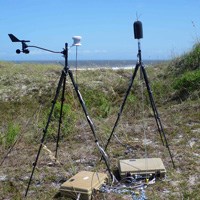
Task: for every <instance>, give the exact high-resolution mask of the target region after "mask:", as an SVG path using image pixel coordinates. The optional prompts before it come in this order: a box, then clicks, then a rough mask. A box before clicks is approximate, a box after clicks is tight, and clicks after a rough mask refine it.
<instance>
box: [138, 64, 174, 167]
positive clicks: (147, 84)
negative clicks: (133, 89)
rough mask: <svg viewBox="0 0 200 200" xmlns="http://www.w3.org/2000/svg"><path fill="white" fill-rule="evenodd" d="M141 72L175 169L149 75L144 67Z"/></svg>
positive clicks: (161, 134)
mask: <svg viewBox="0 0 200 200" xmlns="http://www.w3.org/2000/svg"><path fill="white" fill-rule="evenodd" d="M141 70H142V74H143V76H144V80H145V84H146V87H147V91H148V95H149V99H150V102H151V106H152V109H153V112H154V117H155V120H156V124H157V126H158V131H159V133H160V137H161V140H162V143H163V145H166V147H167V149H168V152H169V155H170V158H171V161H172V164H173V167H174V168H175V164H174V160H173V157H172V153H171V151H170V148H169V145H168V141H167V138H166V134H165V132H164V129H163V125H162V123H161V119H160V116H159V113H158V111H157V108H156V105H155V101H154V98H153V94H152V91H151V88H150V85H149V81H148V78H147V73H146V70H145V68H144V66H143V65H141ZM163 138H164V141H165V144H164V141H163Z"/></svg>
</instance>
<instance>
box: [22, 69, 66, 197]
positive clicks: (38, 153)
mask: <svg viewBox="0 0 200 200" xmlns="http://www.w3.org/2000/svg"><path fill="white" fill-rule="evenodd" d="M65 76H66V75H65V73H64V71H62V74H61V77H60V80H59V83H58V86H57V89H56V94H55V97H54V100H53V102H52V103H53V104H52V107H51V111H50V114H49V117H48V120H47V124H46V126H45V129H44V130H43V133H44V134H43V136H42V139H41V143H40V146H39V149H38V152H37V156H36V159H35V162H34V163H33V169H32V172H31V176H30V179H29V182H28V186H27V188H26V192H25V197H26V196H27V194H28V190H29V186H30V184H31V181H32V177H33V174H34V171H35V167H36V165H37V161H38V158H39V155H40V152H41V149H42V146H43V143H44V139H45V136H46V133H47V129H48V127H49V123H50V121H51V116H52V114H53V110H54V107H55V104H56V100H57V98H58V95H59V92H60V88H61V86H62V83H63V80H64V77H65Z"/></svg>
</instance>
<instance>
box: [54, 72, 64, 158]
mask: <svg viewBox="0 0 200 200" xmlns="http://www.w3.org/2000/svg"><path fill="white" fill-rule="evenodd" d="M65 86H66V75H65V76H64V80H63V89H62V97H61V106H60V117H59V125H58V135H57V140H56V153H55V158H56V159H57V155H58V147H59V140H60V129H61V124H62V115H63V104H64V100H65Z"/></svg>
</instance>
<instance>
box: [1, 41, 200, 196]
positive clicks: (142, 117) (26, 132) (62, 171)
mask: <svg viewBox="0 0 200 200" xmlns="http://www.w3.org/2000/svg"><path fill="white" fill-rule="evenodd" d="M199 47H200V46H199V45H198V44H197V45H196V46H195V47H194V48H193V50H192V51H191V52H189V53H187V54H185V55H183V56H182V57H180V58H176V59H175V60H172V61H171V62H170V63H163V64H159V65H155V66H154V67H148V68H146V70H147V74H148V77H149V81H150V86H151V88H152V91H153V95H154V98H155V102H156V105H157V109H158V111H159V113H160V116H161V120H162V122H163V125H164V129H165V132H166V135H167V139H168V141H169V145H170V149H171V151H172V154H173V157H174V160H175V165H176V169H173V168H172V163H171V160H170V157H169V154H168V151H167V149H166V148H165V147H164V146H162V143H161V141H160V136H159V134H158V133H157V127H156V123H155V119H154V116H153V113H152V109H151V106H150V102H149V98H148V93H147V91H146V87H145V84H144V82H143V81H141V80H140V79H139V77H137V78H136V80H135V81H134V85H133V87H132V90H131V93H130V95H129V97H128V99H127V102H126V105H125V107H124V111H123V113H122V116H121V119H120V122H119V124H118V127H117V129H116V135H117V137H118V140H119V141H120V143H119V142H118V140H117V139H116V137H113V138H112V140H111V142H110V144H109V147H108V149H107V153H108V154H109V157H110V162H111V167H112V169H113V170H114V169H116V168H117V161H118V160H119V159H122V158H123V159H124V158H143V157H145V149H146V150H147V155H148V157H161V158H162V160H163V162H164V164H165V167H166V169H167V177H166V179H165V180H160V181H157V182H156V183H155V184H154V185H150V186H149V187H147V189H146V195H147V197H148V199H171V200H172V199H194V200H195V199H198V194H199V193H200V190H199V188H200V187H199V186H200V185H199V183H198V182H199V181H198V178H199V167H198V164H199V163H198V160H199V156H200V152H199V149H200V148H199V144H198V140H199V139H200V138H199V133H200V99H199V95H200V90H199V86H200V66H199V52H200V51H199ZM60 72H61V67H60V66H55V65H39V64H38V65H36V64H28V63H27V64H15V63H8V62H0V73H1V77H0V107H1V109H0V116H1V117H0V123H1V128H0V132H1V135H0V155H1V157H0V158H1V160H2V159H3V160H4V162H3V163H2V165H1V166H0V196H1V198H2V199H23V195H24V191H25V189H26V186H27V184H28V180H29V177H30V172H31V169H32V163H33V162H34V160H35V156H36V153H37V150H38V147H39V143H40V139H41V136H42V135H43V131H42V130H43V129H44V127H45V125H46V123H47V118H48V116H49V112H50V108H51V106H52V102H51V101H52V100H53V98H54V95H55V90H56V87H57V82H58V80H59V76H60ZM74 74H75V72H74ZM75 75H76V74H75ZM131 75H132V70H125V69H124V70H111V69H96V70H83V71H78V72H77V82H78V86H79V90H80V92H81V94H82V96H83V99H84V101H85V103H86V107H87V109H88V113H89V115H90V117H91V119H92V120H93V122H94V124H95V129H96V133H97V137H98V138H99V143H100V144H101V145H102V146H104V145H105V143H106V141H107V139H108V136H109V135H110V133H111V130H112V126H113V125H114V122H115V120H116V117H117V113H118V112H119V108H120V105H121V103H122V100H123V98H124V95H125V92H126V89H127V88H128V84H129V80H130V78H131ZM143 91H144V92H143ZM65 93H66V95H65V100H64V105H63V115H62V124H61V137H60V145H59V149H58V161H57V162H55V160H54V154H55V145H56V144H55V141H56V138H57V131H58V123H59V117H60V106H61V94H60V95H59V98H58V100H57V102H56V104H55V109H54V112H53V115H52V119H51V123H50V126H49V128H48V132H47V136H46V138H45V143H44V145H45V146H44V147H43V149H42V151H41V155H40V157H39V162H38V164H37V168H36V171H35V173H34V177H33V181H32V184H31V186H30V191H29V194H28V198H27V199H63V198H62V197H60V196H59V195H58V194H57V193H58V190H59V187H60V185H61V184H62V182H64V181H65V180H66V179H68V178H70V177H71V176H72V175H74V174H75V173H77V172H78V171H80V170H89V171H102V172H106V166H105V165H104V163H103V162H99V158H100V155H99V151H98V149H97V147H96V145H95V142H94V137H93V135H92V133H91V130H90V127H89V126H88V124H87V120H86V119H85V116H84V114H83V112H82V108H81V106H80V104H79V102H78V99H77V96H76V93H75V91H74V88H73V87H72V84H71V82H70V80H69V77H67V82H66V91H65ZM144 133H145V134H146V136H144ZM145 137H146V140H145ZM145 141H148V143H147V144H146V146H145V145H144V143H145ZM121 144H123V145H121ZM13 145H14V146H13ZM11 148H12V151H10V149H11ZM7 152H9V153H8V154H7ZM1 160H0V161H1ZM95 199H108V200H109V199H112V200H117V199H125V200H126V199H130V197H129V196H128V195H119V194H118V195H117V194H98V195H97V196H96V197H95Z"/></svg>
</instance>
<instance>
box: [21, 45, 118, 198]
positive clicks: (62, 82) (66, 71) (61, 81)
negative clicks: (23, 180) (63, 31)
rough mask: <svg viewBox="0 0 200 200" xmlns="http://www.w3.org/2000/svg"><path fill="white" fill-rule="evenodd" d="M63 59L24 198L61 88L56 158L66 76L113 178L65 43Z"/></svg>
mask: <svg viewBox="0 0 200 200" xmlns="http://www.w3.org/2000/svg"><path fill="white" fill-rule="evenodd" d="M61 53H62V54H63V55H64V57H65V66H64V68H63V70H62V73H61V76H60V79H59V82H58V86H57V89H56V94H55V97H54V99H53V101H52V107H51V110H50V113H49V116H48V120H47V124H46V126H45V128H44V130H43V136H42V139H41V143H40V146H39V149H38V152H37V155H36V159H35V162H34V164H33V168H32V172H31V176H30V179H29V182H28V186H27V188H26V192H25V197H26V196H27V194H28V191H29V187H30V184H31V181H32V177H33V174H34V171H35V167H36V165H37V162H38V159H39V155H40V152H41V149H42V146H43V144H44V141H45V137H46V134H47V130H48V127H49V124H50V121H51V117H52V114H53V111H54V107H55V104H56V101H57V99H58V96H59V93H60V90H61V88H62V97H61V108H60V117H59V126H58V135H57V141H56V153H55V158H57V152H58V146H59V138H60V130H61V123H62V114H63V103H64V96H65V87H66V77H67V75H69V77H70V79H71V82H72V84H73V87H74V89H75V91H76V94H77V97H78V99H79V102H80V104H81V106H82V109H83V112H84V114H85V117H86V119H87V122H88V124H89V126H90V129H91V131H92V133H93V136H94V139H95V143H96V145H97V147H98V149H99V152H100V153H101V155H102V157H103V159H104V161H105V164H106V167H107V169H108V172H109V174H110V176H111V178H114V177H113V174H112V172H111V170H110V167H109V161H108V156H107V154H106V153H105V151H104V150H103V148H102V147H101V146H100V144H99V141H98V138H97V135H96V132H95V127H94V124H93V122H92V120H91V119H90V117H89V115H88V112H87V109H86V106H85V103H84V100H83V98H82V96H81V93H80V91H79V89H78V86H77V84H76V83H75V80H74V77H73V73H72V71H71V70H70V69H69V67H68V44H67V43H66V44H65V49H64V51H63V52H61Z"/></svg>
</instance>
